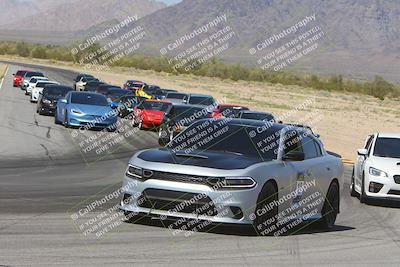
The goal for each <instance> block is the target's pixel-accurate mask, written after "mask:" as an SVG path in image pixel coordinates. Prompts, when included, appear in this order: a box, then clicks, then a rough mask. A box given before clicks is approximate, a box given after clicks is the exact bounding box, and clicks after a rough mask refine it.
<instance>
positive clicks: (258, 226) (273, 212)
mask: <svg viewBox="0 0 400 267" xmlns="http://www.w3.org/2000/svg"><path fill="white" fill-rule="evenodd" d="M277 200H278V190H277V189H276V187H275V185H274V184H273V183H272V182H267V183H266V184H265V185H264V186H263V188H262V190H261V192H260V194H259V195H258V198H257V205H256V211H255V213H254V215H255V218H254V220H253V227H254V229H255V230H256V232H257V234H258V235H261V236H267V235H273V234H274V232H275V230H274V231H270V232H268V231H267V230H270V229H273V227H274V226H273V225H272V224H269V223H264V222H267V221H268V220H270V221H272V220H273V224H276V218H277V215H278V206H277V205H273V208H272V209H269V210H268V211H266V212H265V213H263V214H260V215H258V213H259V212H257V211H261V210H263V208H264V206H268V205H270V204H271V203H273V202H274V201H277Z"/></svg>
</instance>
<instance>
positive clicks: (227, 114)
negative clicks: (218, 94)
mask: <svg viewBox="0 0 400 267" xmlns="http://www.w3.org/2000/svg"><path fill="white" fill-rule="evenodd" d="M242 110H249V108H248V107H244V106H240V105H228V104H221V105H218V107H217V108H216V109H214V111H213V113H212V117H213V118H214V119H220V118H236V117H237V116H238V115H239V112H240V111H242Z"/></svg>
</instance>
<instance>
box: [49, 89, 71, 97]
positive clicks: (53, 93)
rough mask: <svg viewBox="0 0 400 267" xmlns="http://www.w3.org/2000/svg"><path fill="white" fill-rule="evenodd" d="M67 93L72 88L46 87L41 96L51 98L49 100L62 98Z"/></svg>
mask: <svg viewBox="0 0 400 267" xmlns="http://www.w3.org/2000/svg"><path fill="white" fill-rule="evenodd" d="M69 91H72V88H69V87H51V88H49V87H46V88H45V89H44V90H43V96H46V97H51V98H62V97H64V96H65V95H66V94H67V93H68V92H69Z"/></svg>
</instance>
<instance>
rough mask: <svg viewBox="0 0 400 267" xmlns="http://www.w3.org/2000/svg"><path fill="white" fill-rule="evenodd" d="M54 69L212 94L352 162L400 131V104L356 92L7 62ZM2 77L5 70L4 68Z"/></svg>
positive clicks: (53, 62) (77, 66) (51, 63)
mask: <svg viewBox="0 0 400 267" xmlns="http://www.w3.org/2000/svg"><path fill="white" fill-rule="evenodd" d="M0 59H4V60H15V61H20V62H29V63H35V64H43V65H51V66H57V67H60V68H65V69H70V70H74V71H79V72H85V73H90V74H93V75H95V76H96V77H98V78H99V79H101V80H103V81H105V82H107V83H111V84H115V85H119V86H121V85H122V84H123V83H124V82H125V81H126V80H128V79H135V80H142V81H144V82H147V83H148V84H155V85H159V86H160V87H162V88H170V89H177V90H179V91H184V92H193V93H204V94H210V95H213V96H214V97H215V98H216V99H218V100H219V101H220V102H224V103H233V104H242V105H246V106H248V107H249V108H251V109H253V110H260V111H267V112H271V113H273V114H274V115H275V117H277V118H278V119H281V120H282V121H284V122H292V123H295V122H301V123H305V124H308V125H310V126H312V128H313V130H314V132H316V133H318V134H320V135H321V140H322V141H323V142H324V144H325V146H326V149H328V150H330V151H333V152H336V153H338V154H340V155H342V157H343V158H345V159H349V160H353V161H354V159H355V157H356V150H357V149H358V148H361V147H362V146H363V144H364V141H365V139H366V137H367V135H368V134H371V133H373V132H400V123H399V118H400V110H399V109H398V107H399V104H400V100H399V99H386V100H384V101H381V100H379V99H376V98H373V97H370V96H365V95H358V94H352V93H338V92H328V91H318V90H313V89H309V88H303V87H299V86H283V85H279V84H278V85H276V84H268V83H259V82H245V81H238V82H234V81H231V80H222V79H219V78H208V77H197V76H194V75H179V76H177V75H172V74H168V73H158V72H155V71H145V70H137V69H132V68H112V69H111V70H110V71H95V70H91V69H85V68H84V67H83V66H79V65H73V64H71V63H63V62H55V61H49V60H33V59H32V60H27V59H23V58H10V57H7V58H4V57H0ZM0 72H1V66H0Z"/></svg>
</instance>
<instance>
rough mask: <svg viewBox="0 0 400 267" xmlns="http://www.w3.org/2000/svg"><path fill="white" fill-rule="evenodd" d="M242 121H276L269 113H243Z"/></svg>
mask: <svg viewBox="0 0 400 267" xmlns="http://www.w3.org/2000/svg"><path fill="white" fill-rule="evenodd" d="M241 118H242V119H249V120H258V121H275V118H274V116H272V115H271V114H267V113H247V112H244V113H242V116H241Z"/></svg>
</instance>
